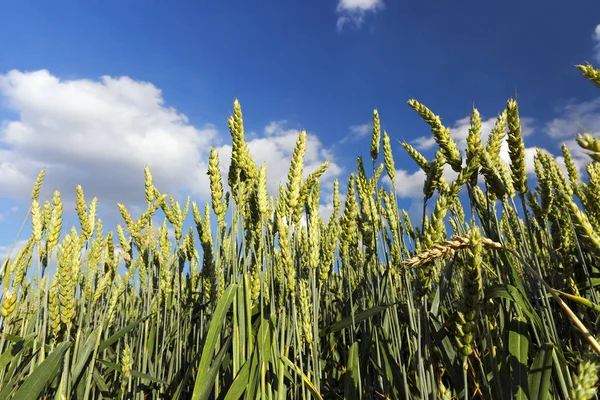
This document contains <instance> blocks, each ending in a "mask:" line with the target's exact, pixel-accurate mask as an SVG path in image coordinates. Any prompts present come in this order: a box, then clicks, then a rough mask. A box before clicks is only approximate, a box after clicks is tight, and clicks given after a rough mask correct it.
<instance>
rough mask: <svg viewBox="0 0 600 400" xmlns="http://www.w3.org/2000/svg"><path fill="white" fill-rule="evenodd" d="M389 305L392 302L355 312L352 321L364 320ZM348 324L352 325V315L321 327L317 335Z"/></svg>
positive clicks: (345, 326)
mask: <svg viewBox="0 0 600 400" xmlns="http://www.w3.org/2000/svg"><path fill="white" fill-rule="evenodd" d="M391 306H393V304H387V305H381V306H375V307H373V308H369V309H368V310H364V311H361V312H359V313H357V314H354V323H359V322H361V321H364V320H365V319H369V318H371V317H373V316H375V315H377V314H379V313H380V312H382V311H385V310H387V309H388V308H390V307H391ZM349 326H352V316H349V317H346V318H344V319H342V320H341V321H337V322H334V323H333V324H331V325H329V326H328V327H326V328H324V329H321V332H319V336H320V337H323V336H325V335H328V334H330V333H333V332H337V331H341V330H342V329H346V328H348V327H349Z"/></svg>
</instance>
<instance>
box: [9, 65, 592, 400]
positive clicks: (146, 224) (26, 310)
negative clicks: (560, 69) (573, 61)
mask: <svg viewBox="0 0 600 400" xmlns="http://www.w3.org/2000/svg"><path fill="white" fill-rule="evenodd" d="M578 68H579V70H580V71H581V72H582V75H583V76H584V77H585V78H587V79H589V80H590V81H591V83H592V84H595V85H596V86H598V87H599V88H600V69H595V68H594V67H593V66H592V65H589V64H587V65H579V66H578ZM408 105H409V106H410V107H411V108H412V109H414V111H415V112H416V113H418V114H419V115H420V116H421V117H422V118H423V120H424V122H425V123H426V124H428V125H429V126H430V127H431V132H432V135H433V137H434V139H435V141H436V143H437V145H438V147H439V149H438V150H437V152H436V155H435V158H434V159H433V160H428V159H426V158H425V157H424V156H423V155H422V154H420V153H419V152H418V151H417V150H416V149H415V148H413V147H412V146H411V145H410V144H408V143H401V146H402V147H403V148H404V149H400V150H401V151H402V152H403V153H405V154H403V155H402V156H403V157H404V158H406V153H407V154H408V156H410V158H412V159H413V160H414V161H415V162H416V163H417V164H418V166H419V167H420V168H421V169H423V171H424V172H425V174H426V180H425V181H424V182H423V202H424V203H423V206H424V207H423V210H424V212H423V218H419V219H414V218H413V220H412V221H411V219H410V218H409V214H408V213H407V212H406V211H405V210H402V209H399V207H398V203H397V198H396V194H395V193H396V191H395V185H402V182H398V181H396V180H395V176H394V175H395V171H396V169H395V167H394V156H393V154H392V148H394V149H399V148H400V144H399V143H398V142H396V141H395V140H394V139H393V138H391V137H390V135H388V133H386V132H385V131H382V130H381V129H380V121H379V114H378V113H377V111H375V112H374V113H373V134H372V141H371V148H370V155H371V160H369V161H368V162H366V163H365V162H363V160H362V158H361V157H359V158H358V162H357V169H356V172H354V173H352V174H351V175H350V178H349V180H348V182H342V183H338V182H337V181H336V182H335V184H334V199H333V206H334V211H333V214H332V215H331V217H330V218H328V219H327V220H323V218H322V217H321V214H320V212H319V204H320V203H321V198H320V194H319V178H320V176H321V175H322V174H323V173H324V172H325V171H326V169H327V163H325V164H323V165H322V166H321V168H319V169H318V170H316V171H315V172H313V173H312V174H310V175H308V176H307V177H306V178H304V176H305V175H303V170H304V156H305V152H306V134H305V132H302V133H301V134H300V136H299V137H298V140H297V143H296V147H295V150H294V153H293V157H292V161H291V165H290V166H289V173H288V180H287V182H286V183H285V184H282V185H281V186H280V191H279V196H277V198H272V197H270V196H269V195H268V192H267V184H266V183H267V180H266V176H267V174H268V168H267V166H265V165H262V166H259V165H257V164H256V162H255V161H254V160H253V159H252V157H251V156H250V152H249V150H248V147H247V144H246V142H245V139H244V125H243V120H242V110H241V106H240V104H239V102H238V101H237V100H236V101H235V102H234V107H233V113H232V115H231V117H230V118H229V121H228V124H229V130H230V132H231V140H232V157H231V160H232V161H231V167H230V169H229V174H228V176H227V182H224V181H222V177H221V174H220V170H219V159H218V154H217V151H216V150H214V149H213V150H212V151H211V153H210V159H209V168H208V174H209V177H210V186H211V187H210V189H211V202H210V203H209V204H205V205H198V204H196V203H195V202H193V201H192V202H190V199H189V198H188V199H187V201H186V202H185V204H184V205H183V206H182V205H181V204H180V203H179V202H177V201H175V200H174V199H173V197H171V196H169V195H168V194H166V193H161V192H160V188H157V187H155V186H154V184H153V180H152V175H151V171H150V170H149V169H147V168H146V170H145V171H144V173H145V195H146V200H147V205H148V207H147V210H146V211H145V212H143V213H142V215H141V217H140V218H139V219H137V220H133V219H132V217H131V216H130V214H129V212H128V210H127V209H126V207H125V206H123V205H121V204H119V205H118V207H119V210H120V213H121V215H122V217H123V224H122V225H119V226H116V227H110V228H109V227H105V226H103V225H102V220H101V218H100V216H99V215H96V207H97V200H96V199H93V200H91V202H89V203H88V202H86V200H85V198H84V192H83V189H82V188H81V187H78V188H77V207H76V210H77V214H78V216H79V221H80V224H79V226H77V227H66V226H63V224H62V215H63V212H64V210H63V204H62V202H61V195H60V193H59V192H58V191H56V192H54V195H53V196H52V198H51V199H47V200H41V199H40V198H39V192H40V187H41V185H42V184H43V179H44V171H42V172H41V173H40V175H39V176H38V179H37V180H36V183H35V187H34V189H33V193H32V202H31V208H30V212H29V213H28V216H27V218H28V221H29V222H28V223H31V227H32V234H31V237H30V238H29V239H28V241H27V243H26V245H25V247H24V248H22V249H21V250H20V251H18V252H16V253H15V254H13V255H12V256H11V257H9V258H8V259H6V260H0V261H3V264H2V265H1V266H0V267H1V269H0V282H1V283H2V301H1V308H0V312H1V315H2V319H1V322H0V323H1V326H0V330H1V332H0V399H18V400H23V399H25V400H26V399H37V398H44V399H113V398H114V399H188V398H191V399H227V400H229V399H240V398H245V399H281V400H283V399H308V398H312V399H343V398H344V399H386V398H389V399H435V398H441V399H452V398H454V399H473V398H484V399H513V398H516V399H550V398H557V399H591V398H596V386H597V384H598V383H597V380H598V377H597V375H598V372H599V367H600V361H599V358H598V356H599V355H600V345H599V343H598V341H597V339H596V338H597V337H598V331H599V330H600V318H599V313H600V290H599V288H598V286H599V285H600V139H598V138H595V137H593V136H592V135H590V134H589V133H587V132H585V131H582V133H581V134H579V135H578V136H577V142H578V143H579V145H580V146H581V147H582V148H583V149H585V150H586V152H587V153H588V154H589V157H590V158H589V162H588V164H587V167H586V171H587V176H585V177H584V176H578V171H577V168H576V167H575V165H574V163H573V161H572V158H571V155H570V153H569V150H568V149H567V147H566V146H565V145H563V147H562V149H563V156H564V161H565V166H566V168H564V170H563V167H561V166H560V165H559V164H558V163H557V162H556V160H555V159H553V158H552V157H550V156H549V155H547V154H546V153H543V152H541V151H538V153H537V154H536V157H535V177H534V178H532V176H529V177H528V176H527V174H526V165H525V154H524V149H525V147H524V143H523V137H522V132H521V122H520V119H519V108H518V104H517V102H516V101H515V100H514V99H509V100H508V101H507V103H506V108H505V109H504V110H501V111H500V113H499V114H498V118H497V122H496V125H495V127H494V128H493V130H492V132H486V135H487V134H488V133H489V137H488V139H487V140H486V141H485V143H483V141H482V132H481V118H480V115H479V112H478V111H477V110H476V109H473V110H472V113H471V127H470V130H469V134H468V138H467V144H468V147H467V149H466V152H465V154H461V152H460V151H459V150H458V147H457V144H456V142H455V141H454V140H453V139H452V137H451V135H450V131H449V129H448V128H447V127H445V126H444V125H443V123H442V121H441V119H440V117H438V116H437V115H436V114H434V113H433V112H432V111H431V110H429V109H428V108H427V107H426V106H425V105H423V104H421V103H419V102H418V101H416V100H409V101H408ZM504 140H506V141H507V143H508V146H509V152H510V163H506V162H504V161H503V160H502V158H501V157H500V148H501V144H502V143H503V141H504ZM365 164H366V165H365ZM274 167H279V166H274ZM446 167H448V168H451V169H452V170H454V171H455V172H456V173H457V178H456V179H455V180H454V181H452V182H448V181H446V179H444V177H443V174H442V173H443V170H444V168H446ZM140 172H141V171H140ZM386 175H387V178H389V181H390V182H391V185H386V184H384V183H385V182H384V180H387V178H386ZM342 194H344V195H343V196H342ZM342 198H345V201H342V200H341V199H342ZM426 206H429V208H427V207H426ZM427 210H432V212H431V213H429V212H427ZM188 213H192V215H193V220H194V221H195V226H184V220H185V218H186V216H187V215H188ZM211 220H212V221H213V223H212V224H211ZM156 221H162V222H161V223H158V222H156ZM113 228H114V229H113ZM169 229H173V230H174V238H175V240H174V241H173V240H170V238H169V235H168V230H169ZM52 260H56V262H55V264H56V265H51V264H52V263H53V261H52Z"/></svg>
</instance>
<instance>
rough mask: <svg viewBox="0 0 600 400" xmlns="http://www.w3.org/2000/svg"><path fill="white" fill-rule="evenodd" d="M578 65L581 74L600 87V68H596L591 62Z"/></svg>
mask: <svg viewBox="0 0 600 400" xmlns="http://www.w3.org/2000/svg"><path fill="white" fill-rule="evenodd" d="M576 67H577V68H578V69H579V71H581V75H583V76H584V77H585V78H587V79H589V80H590V81H592V82H593V83H594V84H595V85H596V86H597V87H599V88H600V69H596V68H594V66H593V65H592V64H590V63H587V64H586V65H576Z"/></svg>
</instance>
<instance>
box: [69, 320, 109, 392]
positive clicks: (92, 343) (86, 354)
mask: <svg viewBox="0 0 600 400" xmlns="http://www.w3.org/2000/svg"><path fill="white" fill-rule="evenodd" d="M101 332H102V327H101V326H99V327H97V328H96V329H94V330H93V331H92V333H90V335H89V336H88V338H87V339H86V341H85V344H84V345H83V347H82V348H81V350H80V351H79V354H78V357H77V362H76V363H74V364H73V367H72V369H71V379H72V380H73V382H77V380H78V379H79V375H81V373H82V372H83V370H84V368H85V367H86V365H87V364H88V361H89V359H90V356H91V355H92V353H93V352H94V347H96V343H97V341H98V339H99V337H100V334H101Z"/></svg>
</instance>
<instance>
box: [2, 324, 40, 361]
mask: <svg viewBox="0 0 600 400" xmlns="http://www.w3.org/2000/svg"><path fill="white" fill-rule="evenodd" d="M36 336H37V333H30V334H29V335H27V336H25V337H23V338H21V339H19V340H18V341H17V342H16V343H15V344H13V345H12V346H11V347H10V348H9V349H7V350H6V351H5V352H4V353H2V355H0V369H4V368H5V367H6V366H7V365H8V364H10V362H11V361H12V359H13V358H14V357H15V356H17V355H19V354H20V353H21V352H22V351H23V350H24V349H28V348H30V347H31V345H32V344H33V340H34V339H35V337H36Z"/></svg>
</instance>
